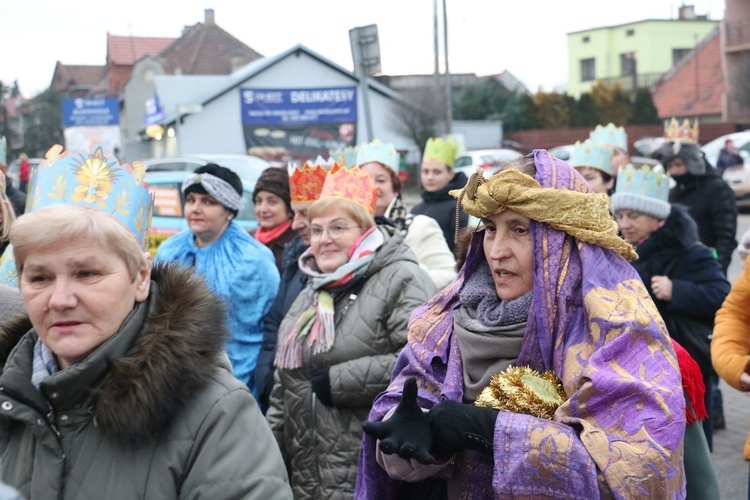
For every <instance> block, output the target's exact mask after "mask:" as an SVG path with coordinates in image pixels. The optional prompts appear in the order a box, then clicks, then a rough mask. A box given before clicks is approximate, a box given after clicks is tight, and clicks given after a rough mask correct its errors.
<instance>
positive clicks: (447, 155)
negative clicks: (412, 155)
mask: <svg viewBox="0 0 750 500" xmlns="http://www.w3.org/2000/svg"><path fill="white" fill-rule="evenodd" d="M457 152H458V146H457V145H456V143H455V142H453V141H452V140H451V139H447V140H445V139H443V138H442V137H431V138H430V139H427V144H425V147H424V155H422V161H424V160H436V161H440V162H443V163H445V164H446V165H448V167H450V168H453V162H454V160H455V159H456V153H457Z"/></svg>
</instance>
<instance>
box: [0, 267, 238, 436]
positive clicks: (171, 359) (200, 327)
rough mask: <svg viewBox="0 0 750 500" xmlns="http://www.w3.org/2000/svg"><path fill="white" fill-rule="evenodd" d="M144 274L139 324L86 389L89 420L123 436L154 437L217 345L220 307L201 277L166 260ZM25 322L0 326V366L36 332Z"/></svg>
mask: <svg viewBox="0 0 750 500" xmlns="http://www.w3.org/2000/svg"><path fill="white" fill-rule="evenodd" d="M151 279H152V282H153V283H152V288H151V292H150V294H149V305H148V307H149V309H148V312H147V316H146V319H145V322H144V324H143V326H142V327H141V328H140V331H138V332H137V333H136V334H135V336H134V340H133V342H132V344H131V345H130V346H129V349H127V354H126V355H124V356H122V357H119V358H117V359H116V360H115V361H114V362H112V363H111V366H110V367H109V368H108V370H107V371H106V374H105V375H104V377H103V379H101V383H99V384H97V385H96V386H94V387H90V388H89V396H91V395H93V413H94V418H95V420H96V422H97V425H99V426H100V427H101V428H102V429H104V431H105V432H106V433H107V434H109V435H112V436H113V437H115V438H117V439H119V440H123V441H130V442H138V441H142V440H143V439H148V438H152V437H154V436H157V435H158V434H159V433H160V431H162V429H164V428H165V426H166V425H167V424H168V423H169V422H170V421H171V420H172V418H173V417H174V416H175V415H176V414H177V413H179V412H180V411H181V410H182V409H183V408H184V406H185V404H186V403H188V402H189V400H190V399H191V397H192V396H193V395H194V394H195V393H196V392H197V391H198V390H199V389H201V388H203V387H205V386H206V385H207V384H208V382H209V379H210V376H211V374H212V373H213V372H214V371H215V370H216V369H217V366H219V363H220V362H221V360H222V356H223V352H224V350H223V349H224V341H225V337H226V326H225V325H226V312H225V308H224V306H223V304H222V302H221V301H220V299H219V298H217V297H216V296H215V295H214V294H213V293H212V292H211V291H210V290H209V288H208V286H207V285H206V284H205V282H204V280H203V279H202V278H200V277H196V276H195V275H194V274H193V273H192V271H191V270H188V269H184V268H179V267H178V266H176V265H174V264H170V265H156V266H154V268H153V270H152V274H151ZM31 328H32V326H31V323H30V321H29V319H28V317H27V316H22V317H17V318H15V319H14V320H12V321H10V322H8V323H6V324H5V325H3V326H2V328H0V365H1V366H2V370H5V367H6V365H7V366H12V365H13V364H15V363H14V361H15V360H13V359H12V358H13V357H14V356H16V355H18V353H19V350H20V349H16V350H15V351H13V349H14V348H15V347H16V346H17V345H19V343H22V340H23V339H24V338H25V337H26V335H33V336H35V335H36V334H35V333H34V332H30V330H31ZM106 346H107V344H104V345H103V346H102V348H106ZM95 352H96V351H95ZM93 356H94V355H93V354H92V356H91V357H93ZM91 357H89V358H86V359H84V360H83V361H82V362H81V363H79V364H78V365H76V366H77V367H79V365H83V366H80V368H83V370H84V371H85V369H86V364H87V363H89V362H90V358H91ZM9 359H10V360H11V362H10V363H9V362H8V361H9ZM227 367H228V362H227ZM2 375H3V372H2V371H0V376H2Z"/></svg>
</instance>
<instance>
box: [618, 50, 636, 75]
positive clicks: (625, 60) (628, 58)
mask: <svg viewBox="0 0 750 500" xmlns="http://www.w3.org/2000/svg"><path fill="white" fill-rule="evenodd" d="M636 63H637V61H636V58H635V52H627V53H625V54H620V76H633V75H636V74H638V70H637V65H636Z"/></svg>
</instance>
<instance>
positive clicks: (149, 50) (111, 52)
mask: <svg viewBox="0 0 750 500" xmlns="http://www.w3.org/2000/svg"><path fill="white" fill-rule="evenodd" d="M175 40H176V39H175V38H159V37H138V36H117V35H111V34H109V33H107V63H108V64H113V65H118V66H119V65H122V66H133V64H135V62H136V61H137V60H139V59H140V58H142V57H144V56H155V55H157V54H159V52H161V51H162V50H164V49H166V48H167V47H168V46H169V45H170V44H171V43H172V42H174V41H175Z"/></svg>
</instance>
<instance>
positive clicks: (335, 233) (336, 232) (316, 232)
mask: <svg viewBox="0 0 750 500" xmlns="http://www.w3.org/2000/svg"><path fill="white" fill-rule="evenodd" d="M357 227H360V226H340V225H335V226H330V227H327V228H323V227H321V226H310V238H311V239H315V240H318V239H320V238H322V237H323V231H325V232H327V233H328V236H329V237H330V238H331V239H332V240H336V239H339V238H341V237H342V236H343V235H344V233H345V232H347V231H348V230H350V229H354V228H357Z"/></svg>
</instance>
